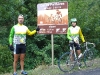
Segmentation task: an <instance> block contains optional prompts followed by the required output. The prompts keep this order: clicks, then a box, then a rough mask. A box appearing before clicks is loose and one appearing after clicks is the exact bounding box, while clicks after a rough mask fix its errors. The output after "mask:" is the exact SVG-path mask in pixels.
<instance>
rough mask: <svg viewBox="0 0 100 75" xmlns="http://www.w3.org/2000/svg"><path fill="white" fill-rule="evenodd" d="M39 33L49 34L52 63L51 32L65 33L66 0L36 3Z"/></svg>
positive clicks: (66, 27)
mask: <svg viewBox="0 0 100 75" xmlns="http://www.w3.org/2000/svg"><path fill="white" fill-rule="evenodd" d="M37 25H38V26H39V27H40V31H39V34H51V44H52V65H53V64H54V63H53V60H54V47H53V34H66V32H67V29H68V2H51V3H40V4H38V5H37Z"/></svg>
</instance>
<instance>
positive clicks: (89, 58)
mask: <svg viewBox="0 0 100 75" xmlns="http://www.w3.org/2000/svg"><path fill="white" fill-rule="evenodd" d="M84 60H85V62H84V63H85V65H86V67H90V66H93V63H94V53H93V51H92V50H89V51H87V52H86V53H85V55H84Z"/></svg>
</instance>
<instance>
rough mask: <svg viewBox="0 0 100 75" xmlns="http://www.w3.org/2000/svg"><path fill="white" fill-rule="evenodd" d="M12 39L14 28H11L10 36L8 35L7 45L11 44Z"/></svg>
mask: <svg viewBox="0 0 100 75" xmlns="http://www.w3.org/2000/svg"><path fill="white" fill-rule="evenodd" d="M13 37H14V27H12V28H11V30H10V34H9V44H10V45H12V44H13Z"/></svg>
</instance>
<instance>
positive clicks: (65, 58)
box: [58, 52, 75, 72]
mask: <svg viewBox="0 0 100 75" xmlns="http://www.w3.org/2000/svg"><path fill="white" fill-rule="evenodd" d="M74 65H75V63H74V62H71V60H70V52H66V53H64V54H63V55H62V56H61V57H60V59H59V60H58V67H59V69H60V70H61V71H63V72H68V71H71V70H72V69H73V68H74Z"/></svg>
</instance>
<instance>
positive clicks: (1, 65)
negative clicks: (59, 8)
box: [0, 0, 100, 75]
mask: <svg viewBox="0 0 100 75" xmlns="http://www.w3.org/2000/svg"><path fill="white" fill-rule="evenodd" d="M58 1H60V0H0V10H1V12H0V38H1V39H0V74H1V75H3V74H4V75H11V74H12V63H13V55H12V52H11V51H10V50H9V48H8V36H9V32H10V29H11V27H12V26H13V25H15V24H16V23H17V16H18V15H19V14H23V15H24V16H25V22H24V24H25V25H27V26H28V27H29V29H30V30H33V29H35V28H36V26H37V7H36V6H37V4H38V3H46V2H58ZM61 1H67V2H68V18H69V26H70V19H71V18H73V17H76V18H77V19H78V25H79V26H80V27H81V29H82V32H83V34H84V37H85V39H86V41H88V42H93V43H95V45H96V47H95V50H94V51H95V56H96V57H98V59H99V57H100V10H99V9H100V0H75V1H74V0H61ZM53 39H54V64H55V66H54V67H51V62H52V58H51V35H50V34H36V35H34V36H31V37H30V36H27V45H26V47H27V52H26V58H25V69H26V70H27V71H28V72H29V73H30V75H41V74H44V75H49V74H50V75H53V74H51V73H54V75H55V74H63V72H61V71H60V70H59V69H58V67H57V61H58V59H59V57H60V56H61V55H62V54H63V53H64V52H66V51H68V50H69V46H68V40H67V38H66V34H61V35H60V34H55V35H54V37H53ZM80 43H82V42H81V41H80ZM98 59H97V61H99V60H98ZM45 65H46V66H45ZM47 65H48V66H47ZM97 65H99V64H96V65H95V66H94V67H98V66H97ZM17 68H18V70H20V66H18V67H17ZM19 72H20V71H19ZM5 73H6V74H5Z"/></svg>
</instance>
